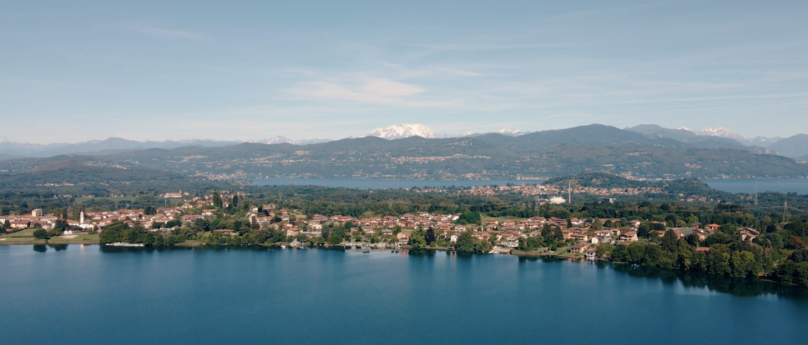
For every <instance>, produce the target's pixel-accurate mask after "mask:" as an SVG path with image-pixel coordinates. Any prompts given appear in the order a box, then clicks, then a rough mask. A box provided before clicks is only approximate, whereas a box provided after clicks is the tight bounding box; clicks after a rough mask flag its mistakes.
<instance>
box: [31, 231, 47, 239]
mask: <svg viewBox="0 0 808 345" xmlns="http://www.w3.org/2000/svg"><path fill="white" fill-rule="evenodd" d="M34 237H35V238H36V239H38V240H44V239H47V238H48V232H47V231H45V230H42V229H39V230H36V231H34Z"/></svg>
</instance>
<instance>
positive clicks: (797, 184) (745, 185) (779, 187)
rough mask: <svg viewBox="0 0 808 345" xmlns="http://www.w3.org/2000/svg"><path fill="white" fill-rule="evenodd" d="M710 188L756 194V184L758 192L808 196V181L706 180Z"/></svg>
mask: <svg viewBox="0 0 808 345" xmlns="http://www.w3.org/2000/svg"><path fill="white" fill-rule="evenodd" d="M704 182H706V183H707V184H708V185H710V187H712V188H715V189H718V190H723V191H726V192H730V193H754V192H755V182H757V184H758V187H757V188H758V192H760V193H763V192H780V193H797V194H808V179H776V180H706V181H704Z"/></svg>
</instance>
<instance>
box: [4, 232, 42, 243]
mask: <svg viewBox="0 0 808 345" xmlns="http://www.w3.org/2000/svg"><path fill="white" fill-rule="evenodd" d="M34 231H35V229H26V230H23V231H17V232H15V233H11V234H7V235H3V236H0V245H11V244H45V243H47V241H46V240H38V239H36V238H35V237H34Z"/></svg>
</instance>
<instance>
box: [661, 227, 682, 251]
mask: <svg viewBox="0 0 808 345" xmlns="http://www.w3.org/2000/svg"><path fill="white" fill-rule="evenodd" d="M678 240H679V236H676V233H675V232H673V230H668V231H666V232H665V236H662V249H663V250H665V251H666V252H668V253H676V247H677V244H676V242H677V241H678Z"/></svg>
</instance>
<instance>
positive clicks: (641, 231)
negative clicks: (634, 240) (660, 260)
mask: <svg viewBox="0 0 808 345" xmlns="http://www.w3.org/2000/svg"><path fill="white" fill-rule="evenodd" d="M650 232H651V228H650V227H649V226H648V224H647V223H642V224H640V227H639V228H637V236H639V237H643V238H648V234H649V233H650Z"/></svg>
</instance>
